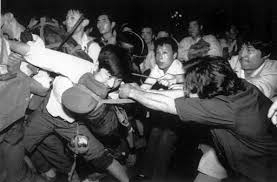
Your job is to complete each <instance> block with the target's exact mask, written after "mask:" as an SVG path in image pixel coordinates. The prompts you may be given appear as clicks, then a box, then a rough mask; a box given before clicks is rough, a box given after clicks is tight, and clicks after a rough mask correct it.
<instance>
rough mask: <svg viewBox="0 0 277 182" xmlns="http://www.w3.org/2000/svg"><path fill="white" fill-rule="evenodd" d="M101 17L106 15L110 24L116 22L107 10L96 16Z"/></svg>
mask: <svg viewBox="0 0 277 182" xmlns="http://www.w3.org/2000/svg"><path fill="white" fill-rule="evenodd" d="M101 15H106V16H107V17H108V19H109V20H110V22H111V23H112V22H116V20H115V17H114V16H113V15H112V13H111V12H109V11H108V10H103V11H101V12H99V13H98V15H97V18H98V17H99V16H101Z"/></svg>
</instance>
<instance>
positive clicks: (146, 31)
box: [141, 27, 154, 44]
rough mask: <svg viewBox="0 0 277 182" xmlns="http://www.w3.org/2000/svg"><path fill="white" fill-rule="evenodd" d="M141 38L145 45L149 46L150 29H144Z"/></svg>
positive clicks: (151, 33)
mask: <svg viewBox="0 0 277 182" xmlns="http://www.w3.org/2000/svg"><path fill="white" fill-rule="evenodd" d="M141 37H142V38H143V40H144V41H145V43H146V44H149V43H151V42H152V40H153V37H154V36H153V31H152V28H150V27H146V28H143V29H142V30H141Z"/></svg>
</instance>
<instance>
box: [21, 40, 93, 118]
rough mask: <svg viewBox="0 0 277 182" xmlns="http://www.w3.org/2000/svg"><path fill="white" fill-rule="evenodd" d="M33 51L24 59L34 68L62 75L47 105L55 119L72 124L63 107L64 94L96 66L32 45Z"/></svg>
mask: <svg viewBox="0 0 277 182" xmlns="http://www.w3.org/2000/svg"><path fill="white" fill-rule="evenodd" d="M30 46H31V49H30V51H29V52H28V53H27V55H26V56H24V58H25V59H26V60H27V61H28V62H29V63H31V64H33V65H34V66H37V67H39V68H42V69H45V70H47V71H52V72H55V73H58V74H60V75H61V76H57V77H56V78H55V79H54V81H53V88H52V90H51V93H50V97H49V101H48V103H47V105H46V108H47V111H48V112H49V113H50V114H51V115H52V116H53V117H58V116H59V117H61V118H63V119H64V120H66V121H68V122H70V123H72V122H74V118H72V117H71V116H69V115H68V114H66V112H65V111H64V109H63V107H62V103H61V96H62V94H63V92H64V91H65V90H66V89H68V88H70V87H72V86H73V83H78V81H79V79H80V77H81V76H82V75H83V74H85V73H87V72H91V73H92V72H93V71H94V70H95V65H94V64H93V63H91V62H89V61H86V60H83V59H81V58H78V57H75V56H72V55H69V54H65V53H62V52H58V51H54V50H51V49H47V48H42V47H39V46H36V45H34V44H30Z"/></svg>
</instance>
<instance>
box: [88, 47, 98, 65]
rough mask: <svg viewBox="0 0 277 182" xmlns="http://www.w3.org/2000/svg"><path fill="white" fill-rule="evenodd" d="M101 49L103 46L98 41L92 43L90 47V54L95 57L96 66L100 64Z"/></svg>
mask: <svg viewBox="0 0 277 182" xmlns="http://www.w3.org/2000/svg"><path fill="white" fill-rule="evenodd" d="M100 51H101V47H100V46H99V45H98V44H97V43H96V42H93V43H91V44H90V45H89V47H88V55H89V57H91V58H92V59H93V63H94V64H95V67H96V68H98V65H99V62H98V57H99V54H100ZM96 68H95V69H96Z"/></svg>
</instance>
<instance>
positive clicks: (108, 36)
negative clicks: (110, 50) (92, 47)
mask: <svg viewBox="0 0 277 182" xmlns="http://www.w3.org/2000/svg"><path fill="white" fill-rule="evenodd" d="M102 36H103V38H104V40H105V41H109V40H110V39H112V38H113V34H112V32H107V33H105V34H103V35H102Z"/></svg>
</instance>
